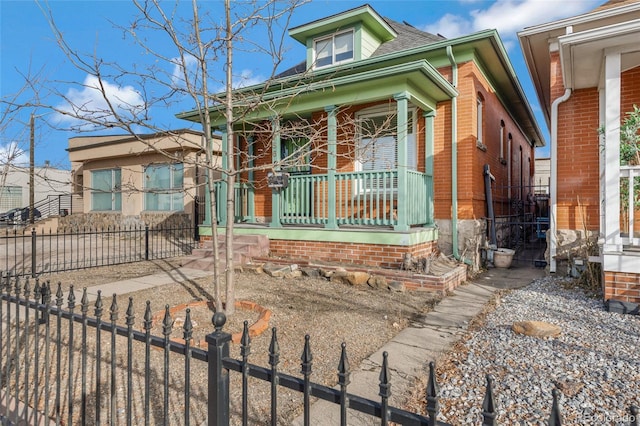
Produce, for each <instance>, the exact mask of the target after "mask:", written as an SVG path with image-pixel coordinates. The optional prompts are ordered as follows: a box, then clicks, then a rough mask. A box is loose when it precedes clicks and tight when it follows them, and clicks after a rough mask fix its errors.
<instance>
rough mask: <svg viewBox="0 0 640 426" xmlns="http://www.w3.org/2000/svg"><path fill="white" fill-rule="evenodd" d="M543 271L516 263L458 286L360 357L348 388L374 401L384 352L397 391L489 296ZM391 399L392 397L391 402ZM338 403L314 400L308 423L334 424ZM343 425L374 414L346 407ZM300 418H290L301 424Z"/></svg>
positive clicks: (463, 327)
mask: <svg viewBox="0 0 640 426" xmlns="http://www.w3.org/2000/svg"><path fill="white" fill-rule="evenodd" d="M544 274H545V273H544V270H543V269H534V268H533V267H520V268H510V269H491V270H489V271H487V272H484V273H483V274H481V275H479V276H478V277H476V278H475V279H474V280H473V281H471V282H468V283H467V284H464V285H462V286H460V287H458V289H456V290H455V291H454V292H453V295H451V296H448V297H446V298H444V299H443V300H442V301H441V302H440V303H438V305H436V307H435V309H434V310H433V311H431V312H429V313H428V314H426V315H425V316H423V317H422V318H419V319H418V320H416V321H415V322H413V323H412V324H411V325H410V326H409V327H407V328H405V329H404V330H402V331H401V332H400V333H398V334H397V335H396V336H395V337H394V338H393V339H392V340H391V341H389V342H388V343H386V344H385V345H384V346H383V347H382V348H380V349H379V350H378V351H377V352H375V353H374V354H372V355H371V356H370V357H369V358H367V359H366V360H364V361H363V362H362V364H361V365H360V367H359V368H358V370H357V371H354V372H352V374H351V383H350V384H349V387H348V392H349V393H351V394H354V395H358V396H362V397H364V398H368V399H371V400H373V401H379V400H380V397H379V396H378V392H379V389H380V388H379V383H380V382H379V375H380V368H381V366H382V353H383V352H387V353H388V365H389V372H390V375H391V393H392V398H393V395H403V394H405V392H407V391H408V390H409V387H410V386H411V385H412V384H413V382H414V381H415V379H416V378H417V377H419V376H421V375H423V374H424V371H425V369H426V366H427V365H428V363H429V362H430V361H437V360H438V358H439V357H440V356H441V355H442V354H443V353H445V352H447V351H448V350H449V348H450V347H451V346H452V345H453V343H455V342H456V341H457V340H458V339H459V338H460V337H461V336H462V334H463V333H464V332H465V331H466V330H467V328H468V326H469V323H470V321H471V320H472V319H473V318H474V317H475V316H477V315H478V314H479V313H480V312H482V310H483V308H484V306H485V305H486V303H487V302H488V301H489V300H490V299H491V297H492V296H493V294H494V293H495V292H496V291H497V290H500V289H513V288H520V287H524V286H526V285H527V284H529V283H531V282H532V281H533V280H535V279H537V278H540V277H543V276H544ZM395 403H396V401H394V400H393V399H392V405H395ZM339 415H340V412H339V406H338V405H335V404H332V403H329V402H325V401H318V402H316V403H315V404H313V405H312V407H311V424H313V425H327V424H340V417H339ZM348 416H349V417H348V419H349V425H350V426H358V425H371V424H375V423H376V421H375V420H374V418H372V417H370V416H367V415H364V414H360V413H357V412H354V411H350V412H349V414H348ZM302 423H303V422H302V418H301V417H300V418H298V419H296V420H295V421H294V423H293V424H294V425H301V424H302Z"/></svg>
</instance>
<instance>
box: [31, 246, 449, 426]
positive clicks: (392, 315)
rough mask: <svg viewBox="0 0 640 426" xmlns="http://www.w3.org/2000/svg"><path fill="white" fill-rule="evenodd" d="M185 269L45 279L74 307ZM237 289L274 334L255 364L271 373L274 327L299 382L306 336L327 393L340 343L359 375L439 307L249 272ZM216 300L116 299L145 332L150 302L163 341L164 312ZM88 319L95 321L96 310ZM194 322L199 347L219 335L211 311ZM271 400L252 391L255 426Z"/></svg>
mask: <svg viewBox="0 0 640 426" xmlns="http://www.w3.org/2000/svg"><path fill="white" fill-rule="evenodd" d="M180 263H181V259H180V258H175V259H171V260H163V261H152V262H151V261H150V262H138V263H133V264H126V265H118V266H113V267H101V268H93V269H86V270H80V271H73V272H65V273H59V274H53V275H45V276H43V277H42V279H44V280H50V281H51V284H52V291H53V292H54V294H55V290H56V284H57V283H58V282H60V283H61V284H62V289H63V290H66V289H67V288H68V287H69V286H70V285H73V286H74V289H75V295H76V303H79V301H80V297H81V289H82V287H88V286H99V285H100V284H101V283H105V284H106V283H109V282H113V281H120V280H124V279H127V278H133V277H139V276H144V275H150V274H156V273H162V272H163V271H166V270H169V269H172V268H174V267H177V266H179V265H180ZM235 286H236V299H237V300H246V301H250V302H254V303H256V304H258V305H260V306H262V307H264V308H266V309H269V310H270V311H271V318H270V323H269V327H268V329H267V330H266V331H265V332H264V333H263V334H261V335H259V336H257V337H254V338H253V339H252V342H251V356H250V358H249V362H251V363H253V364H257V365H261V366H265V367H267V366H268V360H269V355H268V348H269V343H270V340H271V335H272V331H271V328H272V327H275V328H276V329H277V337H278V342H279V345H280V365H279V369H280V371H281V372H284V373H287V374H291V375H295V376H298V377H300V356H301V355H302V351H303V346H304V338H305V335H306V334H308V335H309V336H310V342H311V350H312V353H313V374H312V376H311V379H312V381H315V382H319V383H322V384H325V385H328V386H333V385H335V384H336V383H337V368H338V362H339V358H340V347H341V343H342V342H345V343H346V347H347V354H348V358H349V362H350V365H351V368H352V370H356V369H357V368H358V365H359V364H360V362H361V361H362V360H363V359H365V358H366V357H368V356H369V355H370V354H371V353H373V352H375V351H376V350H377V349H378V348H380V347H381V346H382V345H383V344H384V343H386V342H387V341H388V340H390V339H391V338H392V337H393V336H394V335H395V334H397V333H398V332H399V331H400V330H402V329H403V328H404V327H406V326H407V325H408V324H409V322H410V321H411V320H412V319H413V318H415V317H416V316H419V315H422V314H425V313H426V312H428V311H429V310H431V309H432V308H433V306H434V304H435V303H436V302H437V300H438V298H437V297H436V296H435V295H433V294H432V293H428V292H421V291H412V292H409V291H406V292H396V291H390V290H377V289H373V288H370V287H369V286H367V285H366V284H365V285H363V286H359V287H355V286H351V285H346V284H339V283H334V282H330V281H328V280H327V279H324V278H310V277H299V278H291V279H278V278H273V277H270V276H268V275H266V274H256V273H254V272H247V271H245V272H238V273H237V274H236V283H235ZM212 293H213V290H212V283H211V279H210V278H201V279H197V280H193V281H187V282H182V283H175V284H169V285H163V286H159V287H156V288H154V289H152V290H146V291H139V292H135V293H131V294H126V295H122V296H119V297H118V299H117V306H118V309H119V319H118V322H119V323H121V324H124V321H125V312H126V309H127V304H128V302H129V300H128V299H129V297H131V298H132V300H133V304H134V312H135V317H136V320H135V324H136V325H135V327H136V328H137V329H139V330H141V329H142V321H143V316H144V308H145V304H146V301H149V302H150V304H151V308H152V311H153V313H154V314H155V316H156V317H157V318H158V321H157V322H156V324H155V325H154V329H153V334H154V335H158V336H162V334H161V333H162V324H160V322H161V318H162V317H163V316H164V315H163V314H164V308H165V306H169V307H170V308H173V307H175V306H177V305H180V304H185V303H190V302H195V301H200V300H208V299H211V295H212ZM65 304H66V300H65ZM103 304H104V308H105V311H104V314H103V318H104V319H108V318H109V311H108V310H109V307H110V306H111V304H112V301H111V298H110V297H107V298H106V299H104V300H103ZM89 313H90V314H92V313H93V307H92V306H91V307H90V310H89ZM191 315H192V317H191V319H192V321H193V323H194V340H196V341H198V340H204V336H205V335H206V334H208V333H210V332H211V331H212V330H213V327H212V325H211V317H212V311H211V309H210V308H208V307H207V306H206V305H202V306H199V307H192V308H191ZM257 316H258V314H257V313H255V312H252V311H248V310H244V309H238V310H237V312H236V314H234V315H233V316H232V317H231V318H229V320H228V323H227V325H226V326H225V328H224V330H225V331H228V332H230V333H236V332H240V331H241V330H242V324H243V322H244V321H245V320H247V321H248V322H249V324H252V323H253V322H255V321H256V319H257ZM183 318H184V310H182V311H180V312H176V313H175V315H174V316H173V318H172V319H173V321H174V327H173V331H172V334H171V337H172V338H176V339H180V338H182V337H183V330H182V328H181V324H182V323H183V321H182V320H183ZM231 355H232V356H234V357H236V358H238V357H239V345H237V344H233V345H232V347H231ZM191 376H192V378H191V380H192V387H194V388H195V389H206V374H192V375H191ZM234 376H238V375H237V374H235V375H232V384H231V389H232V395H235V396H238V392H239V389H238V387H239V386H238V385H237V382H236V380H237V378H235V377H234ZM194 382H195V383H194ZM234 385H235V387H234ZM268 392H269V386H268V385H266V384H255V387H254V388H252V390H251V398H250V400H251V401H252V408H251V418H252V422H253V423H254V424H262V423H263V422H267V421H268V412H269V405H268V401H269V393H268ZM194 393H195V392H194ZM202 396H203V395H200V396H199V397H198V398H200V397H202ZM297 398H298V396H297V395H295V394H291V393H289V392H288V391H286V390H284V389H283V390H282V395H281V398H279V406H278V408H279V417H280V421H281V422H282V423H283V424H287V423H288V422H289V421H290V420H291V419H292V418H293V417H294V416H295V415H296V414H297V413H298V412H299V409H298V408H297V407H298V406H299V402H296V400H297ZM395 398H398V399H401V396H400V395H396V396H395ZM280 399H281V401H280ZM176 411H177V413H174V414H172V416H176V417H172V421H171V422H170V423H171V424H181V423H182V421H181V420H180V419H179V415H180V414H181V413H180V411H181V409H180V408H179V406H178V408H177V409H176ZM193 411H194V412H195V411H199V410H193ZM235 415H237V412H235ZM192 416H196V417H195V418H194V420H196V424H199V423H198V420H199V419H198V418H197V416H198V414H197V413H194V414H192Z"/></svg>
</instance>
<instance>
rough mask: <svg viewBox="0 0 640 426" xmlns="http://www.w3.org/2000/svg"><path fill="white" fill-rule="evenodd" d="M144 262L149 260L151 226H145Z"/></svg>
mask: <svg viewBox="0 0 640 426" xmlns="http://www.w3.org/2000/svg"><path fill="white" fill-rule="evenodd" d="M144 260H149V225H145V226H144Z"/></svg>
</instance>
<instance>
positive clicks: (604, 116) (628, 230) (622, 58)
mask: <svg viewBox="0 0 640 426" xmlns="http://www.w3.org/2000/svg"><path fill="white" fill-rule="evenodd" d="M519 37H520V43H521V46H522V50H523V52H524V57H525V60H526V62H527V66H528V67H529V72H530V74H531V76H532V78H533V82H534V85H535V88H536V91H537V94H538V98H539V99H540V103H541V105H542V109H543V112H544V114H545V117H546V119H547V123H548V124H549V125H550V129H551V173H550V174H551V191H550V197H551V199H550V205H551V223H550V226H551V232H550V233H549V261H550V270H551V272H563V270H561V269H560V268H561V266H563V265H561V263H560V262H561V261H564V260H565V259H569V261H570V262H572V260H573V259H575V258H578V259H579V262H577V263H578V264H579V263H583V262H584V261H585V260H586V256H587V254H592V255H593V254H596V255H598V256H597V257H599V261H600V262H601V263H602V270H603V285H604V297H605V299H617V300H623V301H631V302H640V253H639V252H638V249H639V248H640V238H639V237H640V233H639V232H640V221H639V220H638V219H637V218H638V217H639V216H638V215H640V212H639V211H638V209H637V201H636V202H632V203H629V202H628V199H626V198H625V197H624V196H621V195H623V194H624V193H625V190H626V191H628V189H629V187H631V191H630V192H631V193H633V192H635V196H636V200H638V197H639V194H638V191H637V189H635V188H637V186H635V188H634V185H630V184H629V179H630V177H632V176H634V175H635V176H636V185H637V179H639V178H638V176H639V175H640V166H621V165H620V123H621V120H623V119H624V117H625V112H627V111H631V109H632V107H633V105H634V104H640V43H639V42H638V40H640V2H639V1H638V0H634V1H628V0H626V1H621V0H615V1H609V2H607V3H605V4H603V5H602V6H601V7H598V8H597V9H595V10H593V11H591V12H589V13H586V14H583V15H579V16H575V17H572V18H567V19H563V20H560V21H555V22H550V23H547V24H542V25H538V26H535V27H531V28H526V29H525V30H524V31H522V32H521V33H520V34H519ZM601 131H602V134H600V133H601ZM623 185H624V186H623ZM621 188H622V190H621ZM634 205H635V206H636V208H635V209H634ZM634 217H635V220H634ZM625 222H626V223H625ZM585 233H586V234H587V235H585ZM585 237H586V238H591V240H592V241H595V240H596V239H597V241H598V246H599V251H600V253H599V254H598V253H584V246H585ZM592 260H593V258H592ZM573 263H575V262H573ZM570 266H571V265H570Z"/></svg>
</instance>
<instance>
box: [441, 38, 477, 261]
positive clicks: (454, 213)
mask: <svg viewBox="0 0 640 426" xmlns="http://www.w3.org/2000/svg"><path fill="white" fill-rule="evenodd" d="M447 57H448V58H449V62H450V63H451V84H452V85H453V87H454V88H456V89H457V88H458V64H457V63H456V59H455V58H454V57H453V49H452V48H451V45H449V46H447ZM451 242H452V245H453V257H454V258H455V259H456V260H458V261H461V262H464V263H466V264H467V265H472V264H473V262H471V260H469V259H466V258H463V257H462V256H460V253H459V252H458V94H457V92H456V94H455V95H454V96H453V97H452V98H451Z"/></svg>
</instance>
